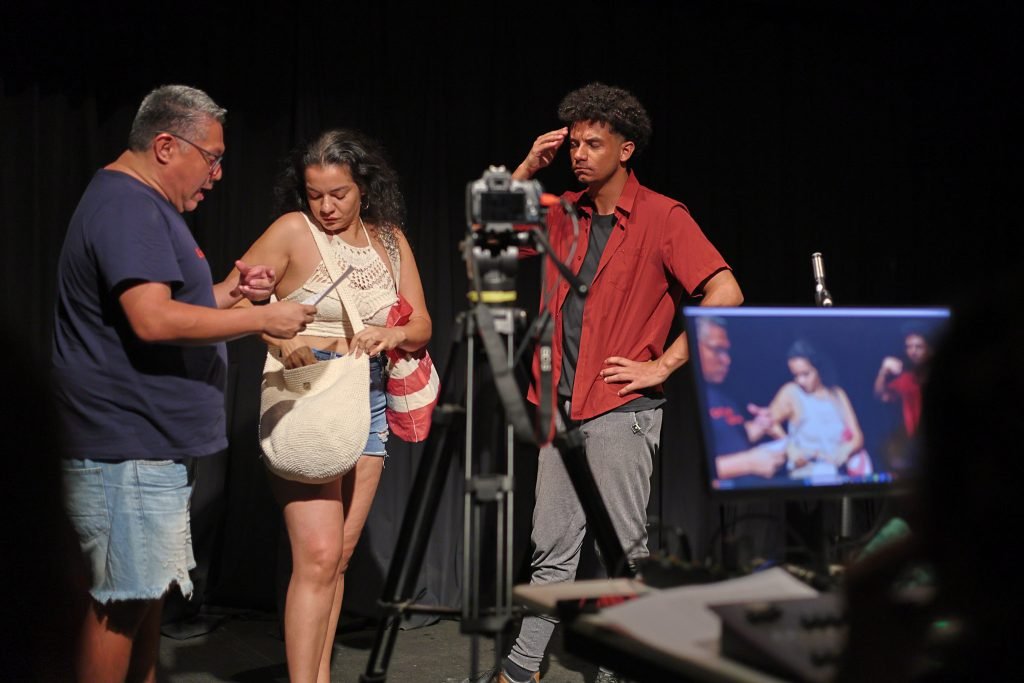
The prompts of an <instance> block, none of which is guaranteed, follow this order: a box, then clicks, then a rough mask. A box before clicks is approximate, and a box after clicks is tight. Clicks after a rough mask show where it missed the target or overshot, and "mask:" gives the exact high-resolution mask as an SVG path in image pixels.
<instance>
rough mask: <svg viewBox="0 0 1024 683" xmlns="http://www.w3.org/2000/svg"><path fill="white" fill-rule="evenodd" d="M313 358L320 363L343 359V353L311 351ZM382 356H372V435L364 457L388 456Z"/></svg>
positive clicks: (364, 449) (367, 440) (386, 400)
mask: <svg viewBox="0 0 1024 683" xmlns="http://www.w3.org/2000/svg"><path fill="white" fill-rule="evenodd" d="M311 351H312V352H313V357H314V358H316V359H317V360H318V361H327V360H331V359H332V358H341V357H342V356H343V355H345V354H343V353H336V352H334V351H324V350H322V349H311ZM382 358H383V357H382V356H370V433H369V435H368V436H367V438H366V446H365V447H364V448H363V455H376V456H379V457H382V458H386V457H387V456H388V451H387V447H386V446H385V444H386V443H387V441H388V420H387V417H386V416H385V415H384V410H385V409H386V408H387V407H388V399H387V396H385V395H384V363H383V362H382Z"/></svg>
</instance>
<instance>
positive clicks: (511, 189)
mask: <svg viewBox="0 0 1024 683" xmlns="http://www.w3.org/2000/svg"><path fill="white" fill-rule="evenodd" d="M542 192H543V190H542V189H541V185H540V183H539V182H537V181H536V180H513V179H512V174H511V173H509V172H508V171H507V170H506V169H505V167H504V166H491V167H490V168H488V169H487V170H486V171H484V174H483V175H482V176H481V177H480V178H479V179H477V180H471V181H470V182H469V183H467V184H466V221H467V222H468V223H469V224H471V225H479V226H481V228H482V229H484V230H490V231H491V232H502V231H505V230H511V229H512V226H513V225H515V224H526V225H540V224H541V223H543V222H544V213H545V209H544V207H543V206H542V205H541V202H540V196H541V193H542Z"/></svg>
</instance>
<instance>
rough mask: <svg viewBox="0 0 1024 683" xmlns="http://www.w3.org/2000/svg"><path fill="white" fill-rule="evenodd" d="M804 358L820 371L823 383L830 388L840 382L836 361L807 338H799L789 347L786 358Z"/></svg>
mask: <svg viewBox="0 0 1024 683" xmlns="http://www.w3.org/2000/svg"><path fill="white" fill-rule="evenodd" d="M794 358H803V359H804V360H806V361H807V362H808V363H810V364H811V365H812V366H813V367H814V369H815V370H817V371H818V377H820V378H821V383H822V384H824V385H825V386H826V387H828V388H829V389H834V388H835V387H836V385H838V384H839V373H838V372H837V371H836V366H835V363H833V362H832V359H831V358H829V357H828V356H827V355H825V354H824V353H822V352H821V351H819V350H818V349H816V348H815V347H814V346H813V345H812V344H811V343H810V342H809V341H807V340H806V339H797V340H796V341H795V342H793V345H792V346H790V347H789V351H788V352H787V353H786V360H793V359H794Z"/></svg>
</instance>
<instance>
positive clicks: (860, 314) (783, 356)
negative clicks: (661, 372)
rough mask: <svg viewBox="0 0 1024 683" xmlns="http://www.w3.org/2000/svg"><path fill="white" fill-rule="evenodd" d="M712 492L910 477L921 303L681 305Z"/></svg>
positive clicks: (925, 342)
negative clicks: (915, 305) (891, 305)
mask: <svg viewBox="0 0 1024 683" xmlns="http://www.w3.org/2000/svg"><path fill="white" fill-rule="evenodd" d="M683 315H684V318H685V322H686V329H687V333H688V344H689V348H690V358H691V362H692V363H693V364H694V372H693V373H692V374H693V377H694V382H693V388H694V391H695V392H696V398H697V403H698V405H699V406H700V417H701V436H702V441H703V456H704V462H705V464H706V468H705V470H706V472H707V483H708V487H709V488H710V490H711V492H712V493H713V494H716V495H720V496H725V497H732V496H748V497H760V496H771V495H781V496H788V497H798V496H815V497H824V496H829V495H844V496H845V495H857V494H879V493H886V492H892V491H898V490H901V489H903V488H906V484H908V483H909V482H910V481H911V480H912V479H913V476H914V469H915V467H914V466H915V447H914V443H915V440H914V437H915V435H916V433H917V427H918V423H919V422H920V418H921V380H922V377H923V373H924V370H925V369H926V367H927V360H928V357H929V355H930V353H931V350H932V349H933V348H934V346H935V343H936V337H937V335H939V334H941V331H942V329H943V327H944V324H945V322H946V321H947V320H948V318H949V311H948V309H931V308H929V309H925V308H757V307H740V308H714V307H693V306H687V307H684V308H683Z"/></svg>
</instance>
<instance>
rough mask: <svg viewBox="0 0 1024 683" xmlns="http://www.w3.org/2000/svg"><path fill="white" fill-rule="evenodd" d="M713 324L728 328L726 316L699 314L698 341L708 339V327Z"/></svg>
mask: <svg viewBox="0 0 1024 683" xmlns="http://www.w3.org/2000/svg"><path fill="white" fill-rule="evenodd" d="M712 326H714V327H721V328H722V329H723V330H724V329H727V328H728V325H727V324H726V322H725V318H720V317H718V316H717V315H711V316H703V315H701V316H697V341H704V340H705V339H707V338H708V329H709V328H710V327H712Z"/></svg>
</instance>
